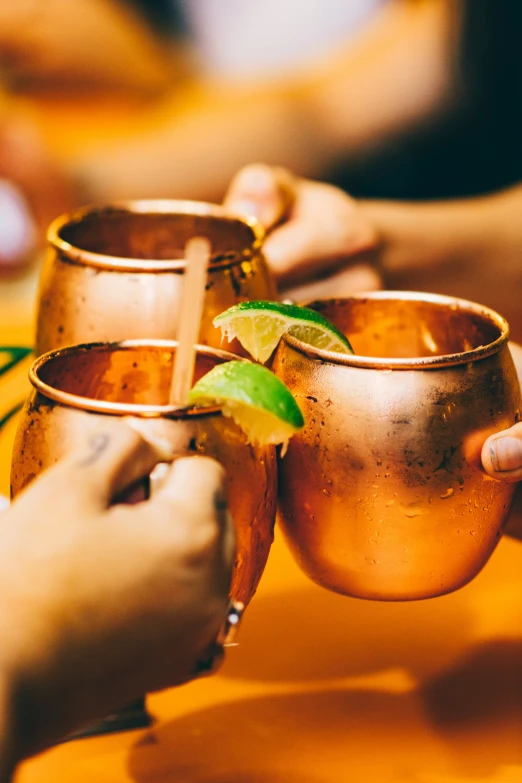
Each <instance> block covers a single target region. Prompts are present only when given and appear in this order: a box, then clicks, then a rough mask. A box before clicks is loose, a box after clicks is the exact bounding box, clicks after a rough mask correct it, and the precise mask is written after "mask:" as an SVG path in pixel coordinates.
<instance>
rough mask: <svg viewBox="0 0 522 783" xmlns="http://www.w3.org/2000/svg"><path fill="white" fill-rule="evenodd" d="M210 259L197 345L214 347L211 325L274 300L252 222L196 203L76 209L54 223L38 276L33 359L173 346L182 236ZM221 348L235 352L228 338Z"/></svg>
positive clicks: (217, 337) (217, 338)
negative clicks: (105, 347) (134, 344)
mask: <svg viewBox="0 0 522 783" xmlns="http://www.w3.org/2000/svg"><path fill="white" fill-rule="evenodd" d="M196 235H202V236H205V237H207V238H208V239H209V240H210V243H211V247H212V257H211V261H210V265H209V270H208V283H207V290H206V297H205V304H204V315H203V319H202V323H201V330H200V336H199V342H200V343H202V344H203V345H211V346H214V347H216V348H219V347H220V346H221V343H222V338H221V333H220V331H219V330H217V329H215V328H214V327H213V326H212V320H213V318H214V317H215V316H216V315H218V314H219V313H220V312H222V311H223V310H225V309H227V308H228V307H231V306H232V305H234V304H236V303H238V302H240V301H244V300H248V299H275V298H276V290H275V286H274V283H273V281H272V277H271V275H270V272H269V270H268V267H267V265H266V263H265V261H264V258H263V255H262V249H261V248H262V243H263V239H264V232H263V229H262V227H261V225H260V224H259V223H258V222H257V221H256V220H255V219H254V218H244V217H233V216H231V215H230V214H229V213H227V212H226V211H225V210H224V209H223V207H220V206H218V205H215V204H207V203H204V202H196V201H172V200H160V201H133V202H127V203H122V204H114V205H109V206H98V207H97V206H93V207H86V208H84V209H80V210H78V211H77V212H74V213H73V214H71V215H64V216H62V217H59V218H58V219H57V220H55V221H54V222H53V223H52V224H51V226H50V228H49V232H48V244H49V249H48V252H47V256H46V260H45V262H44V266H43V269H42V273H41V278H40V290H39V305H38V313H37V325H36V354H37V355H38V356H39V355H41V354H43V353H46V352H48V351H50V350H53V349H55V348H60V347H63V346H65V345H76V344H80V343H87V342H114V341H120V340H127V339H143V338H147V339H175V338H176V337H177V331H178V318H177V314H178V311H179V305H180V297H181V296H182V294H183V272H184V269H185V261H184V259H183V249H184V246H185V244H186V242H187V240H188V239H190V238H191V237H193V236H196ZM223 345H224V346H225V347H227V348H231V349H232V350H233V351H234V352H238V353H241V350H240V348H239V344H238V343H237V342H236V341H234V343H232V344H228V343H227V342H226V341H224V342H223Z"/></svg>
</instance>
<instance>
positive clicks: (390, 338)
mask: <svg viewBox="0 0 522 783" xmlns="http://www.w3.org/2000/svg"><path fill="white" fill-rule="evenodd" d="M312 307H314V308H315V309H316V310H318V311H320V312H322V313H323V314H324V315H325V316H326V317H328V318H330V319H331V320H332V321H333V322H334V323H335V324H336V325H337V326H338V327H339V328H340V329H341V330H342V331H343V332H344V333H345V334H346V335H347V336H348V337H349V338H350V340H351V341H352V344H353V347H354V350H355V352H356V355H355V356H353V357H352V356H346V355H344V356H343V355H339V354H331V353H330V354H329V353H327V352H324V351H319V350H314V349H312V348H310V347H308V346H305V345H304V344H303V343H300V342H299V341H298V340H296V339H294V338H292V337H288V338H287V339H285V340H283V341H282V342H281V344H280V346H279V349H278V351H277V353H276V356H275V360H274V364H273V369H274V370H275V371H276V373H277V374H278V375H279V377H280V378H281V379H282V380H283V381H284V382H285V383H286V384H287V385H288V386H289V387H290V388H291V389H292V391H293V393H294V395H295V397H296V399H297V401H298V403H299V405H300V406H301V409H302V410H303V413H304V416H305V419H306V426H305V429H304V430H303V431H302V432H301V433H299V434H297V435H296V436H294V437H293V438H292V440H291V441H290V444H289V448H288V452H287V454H286V456H285V457H284V458H283V459H282V461H281V463H280V474H279V475H280V507H279V508H280V519H281V526H282V529H283V531H284V534H285V536H286V538H287V539H288V542H289V544H290V547H291V549H292V551H293V553H294V555H295V557H296V558H297V561H298V562H299V564H300V566H301V567H302V568H303V570H304V571H305V572H306V573H307V574H308V575H309V576H310V577H311V578H312V579H313V580H314V581H316V582H318V583H319V584H321V585H323V586H324V587H327V588H329V589H331V590H334V591H336V592H339V593H343V594H346V595H352V596H359V597H363V598H373V599H382V600H407V599H415V598H428V597H431V596H436V595H441V594H443V593H447V592H450V591H452V590H455V589H457V588H459V587H461V586H462V585H464V584H466V583H467V582H468V581H469V580H471V579H472V578H473V577H474V576H475V575H476V574H477V573H478V572H479V571H480V569H481V568H482V567H483V565H484V564H485V563H486V561H487V560H488V558H489V556H490V555H491V553H492V552H493V550H494V548H495V546H496V544H497V543H498V540H499V538H500V536H501V532H502V528H503V525H504V522H505V520H506V517H507V515H508V511H509V508H510V504H511V500H512V497H513V493H514V489H515V486H514V485H513V484H505V483H502V482H499V481H496V480H494V479H492V478H489V477H488V476H487V475H486V474H485V473H484V472H483V471H482V469H481V466H480V450H481V447H482V444H483V443H484V440H485V439H486V437H487V436H488V435H489V434H490V433H491V432H493V431H495V430H501V429H504V428H506V427H509V426H510V425H511V424H514V423H515V421H517V420H518V419H519V415H520V414H519V409H520V390H519V386H518V380H517V376H516V373H515V368H514V365H513V361H512V358H511V355H510V352H509V349H508V346H507V340H508V337H509V332H508V327H507V324H506V322H505V321H504V320H503V319H502V318H501V317H500V316H498V315H497V314H496V313H493V312H492V311H489V310H487V309H486V308H482V307H480V306H478V305H473V304H471V303H466V302H463V301H462V300H453V299H449V298H446V297H438V296H430V295H424V294H402V293H384V292H380V293H377V294H372V295H369V296H367V297H356V298H353V299H346V300H333V301H327V302H317V303H313V304H312Z"/></svg>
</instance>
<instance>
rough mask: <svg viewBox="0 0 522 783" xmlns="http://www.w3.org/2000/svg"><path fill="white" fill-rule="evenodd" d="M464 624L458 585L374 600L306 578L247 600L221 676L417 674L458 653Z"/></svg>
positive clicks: (277, 678) (464, 641)
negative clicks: (421, 595) (443, 591)
mask: <svg viewBox="0 0 522 783" xmlns="http://www.w3.org/2000/svg"><path fill="white" fill-rule="evenodd" d="M470 626H471V620H470V617H469V607H468V606H467V605H466V600H465V597H464V593H463V591H461V592H460V593H454V594H453V595H451V596H443V597H441V598H435V599H432V600H430V601H415V602H411V603H382V602H377V601H362V600H358V599H353V598H346V597H344V596H339V595H335V594H334V593H330V592H328V591H327V590H324V589H321V588H319V587H316V586H315V585H312V584H310V586H309V587H304V588H301V589H299V590H295V591H288V592H285V593H282V594H278V595H269V596H259V597H256V598H254V600H253V602H252V604H251V606H250V607H249V608H248V610H247V612H246V614H245V617H244V620H243V625H242V628H241V632H240V635H239V639H238V640H239V646H238V647H237V649H231V650H229V651H228V654H227V661H226V664H225V666H224V668H223V675H224V676H226V677H233V678H242V679H249V680H258V681H263V682H270V681H271V682H281V681H283V682H288V681H290V682H299V681H309V680H325V679H332V678H339V677H348V676H354V675H363V674H367V673H373V672H376V671H382V670H383V669H390V668H402V669H405V670H407V671H408V672H409V673H411V674H412V675H414V676H415V677H425V676H428V675H431V674H434V673H435V672H437V671H440V670H442V669H445V668H447V667H448V666H450V665H451V664H452V662H453V661H454V660H455V659H456V658H458V657H459V655H461V654H462V653H463V651H464V650H465V649H466V646H467V645H468V643H469V639H470V633H471V627H470Z"/></svg>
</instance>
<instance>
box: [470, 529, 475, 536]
mask: <svg viewBox="0 0 522 783" xmlns="http://www.w3.org/2000/svg"><path fill="white" fill-rule="evenodd" d="M469 534H470V536H476V535H477V533H476V531H475V530H470V531H469Z"/></svg>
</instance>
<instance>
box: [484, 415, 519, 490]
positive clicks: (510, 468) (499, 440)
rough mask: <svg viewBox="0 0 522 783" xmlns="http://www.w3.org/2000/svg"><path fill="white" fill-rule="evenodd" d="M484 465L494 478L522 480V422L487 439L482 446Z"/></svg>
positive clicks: (489, 474)
mask: <svg viewBox="0 0 522 783" xmlns="http://www.w3.org/2000/svg"><path fill="white" fill-rule="evenodd" d="M482 465H483V467H484V470H485V471H486V473H487V474H488V476H491V477H492V478H496V479H501V480H502V481H509V482H514V481H521V480H522V422H520V423H519V424H515V425H514V426H513V427H510V428H509V429H507V430H504V431H503V432H499V433H495V435H491V436H490V437H489V438H488V439H487V441H486V442H485V443H484V446H483V447H482Z"/></svg>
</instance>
